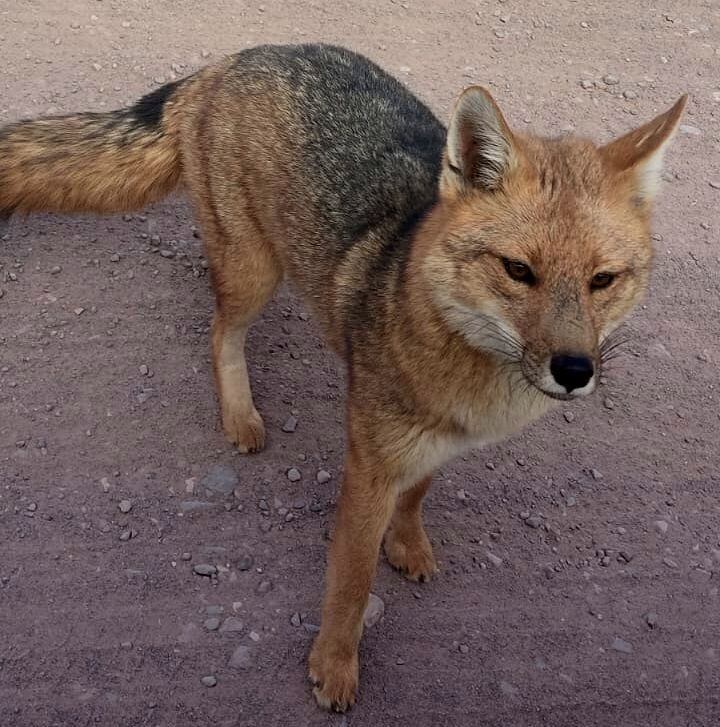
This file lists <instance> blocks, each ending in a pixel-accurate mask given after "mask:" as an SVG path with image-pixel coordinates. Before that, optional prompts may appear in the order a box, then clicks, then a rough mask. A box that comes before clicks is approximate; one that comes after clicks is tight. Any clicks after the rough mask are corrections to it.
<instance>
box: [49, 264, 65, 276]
mask: <svg viewBox="0 0 720 727" xmlns="http://www.w3.org/2000/svg"><path fill="white" fill-rule="evenodd" d="M61 272H62V268H61V267H60V266H59V265H53V266H52V267H51V268H50V275H58V274H59V273H61Z"/></svg>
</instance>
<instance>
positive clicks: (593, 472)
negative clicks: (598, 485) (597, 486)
mask: <svg viewBox="0 0 720 727" xmlns="http://www.w3.org/2000/svg"><path fill="white" fill-rule="evenodd" d="M590 474H591V475H592V478H593V479H594V480H601V479H602V478H603V476H602V472H600V470H596V469H591V470H590Z"/></svg>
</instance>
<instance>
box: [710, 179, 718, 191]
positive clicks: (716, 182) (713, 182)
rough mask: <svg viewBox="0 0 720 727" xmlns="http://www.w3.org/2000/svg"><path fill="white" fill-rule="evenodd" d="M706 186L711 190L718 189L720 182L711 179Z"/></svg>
mask: <svg viewBox="0 0 720 727" xmlns="http://www.w3.org/2000/svg"><path fill="white" fill-rule="evenodd" d="M708 184H709V185H710V186H711V187H712V188H713V189H720V180H715V179H711V180H710V181H709V182H708Z"/></svg>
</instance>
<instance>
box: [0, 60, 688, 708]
mask: <svg viewBox="0 0 720 727" xmlns="http://www.w3.org/2000/svg"><path fill="white" fill-rule="evenodd" d="M336 86H337V88H336ZM347 88H354V89H355V95H354V96H347V95H343V94H344V93H345V91H344V90H343V89H347ZM338 89H340V90H338ZM166 96H167V98H165V100H164V102H163V107H162V109H161V110H162V113H161V116H160V118H159V120H158V121H157V123H154V122H151V121H148V122H147V123H146V124H145V126H143V125H142V124H141V125H138V122H137V118H136V117H137V113H135V117H133V116H132V114H130V113H129V112H128V111H124V112H115V114H114V115H113V114H111V115H104V116H97V115H91V116H88V115H80V116H75V117H70V118H65V119H53V120H45V121H32V122H22V123H20V124H16V125H13V126H10V127H8V128H6V129H4V130H0V210H5V211H6V212H7V211H12V210H18V211H32V210H37V209H52V210H61V211H79V210H96V211H110V210H120V209H128V208H131V207H136V206H140V205H142V204H145V203H147V202H150V201H152V200H154V199H157V198H159V197H160V196H162V194H164V193H165V192H167V191H168V190H169V189H171V188H172V187H173V186H175V184H177V183H178V181H179V180H180V179H182V181H183V183H184V185H185V187H186V189H187V191H188V193H189V195H190V198H191V200H192V202H193V205H194V207H195V209H196V212H197V215H198V218H199V220H200V223H201V225H202V230H203V234H204V242H205V246H206V250H207V255H208V259H209V261H210V264H211V270H212V276H213V284H214V289H215V293H216V300H217V306H216V313H215V320H214V324H213V334H212V347H213V361H214V370H215V377H216V381H217V390H218V395H219V398H220V402H221V408H222V420H223V426H224V429H225V432H226V434H227V436H228V437H229V438H230V439H231V440H232V441H233V442H235V443H236V444H237V445H238V447H239V448H240V449H241V451H244V452H247V451H255V450H257V449H260V448H261V447H262V446H263V444H264V441H265V431H264V427H263V423H262V419H261V417H260V415H259V413H258V411H257V409H256V407H255V405H254V402H253V399H252V394H251V390H250V384H249V381H248V375H247V367H246V364H245V354H244V341H245V335H246V332H247V329H248V326H249V325H250V324H251V323H252V321H253V320H254V318H255V317H256V316H257V315H258V313H259V312H260V311H261V310H262V308H263V306H264V305H265V304H266V303H267V301H268V300H269V299H270V298H271V296H272V294H273V291H274V290H275V288H276V286H277V285H278V283H279V282H280V280H281V279H282V278H283V276H284V275H288V276H289V277H290V279H291V280H292V281H293V282H294V283H295V285H296V286H297V287H298V289H299V290H300V292H301V293H302V294H303V296H304V298H305V300H306V301H307V303H308V304H309V305H310V306H311V307H312V309H313V310H314V311H315V314H316V315H317V317H318V320H319V322H320V324H321V325H322V326H323V328H324V330H325V332H326V334H327V337H328V340H329V341H330V342H331V343H332V345H333V346H334V347H335V349H336V350H337V351H338V353H339V354H340V355H341V356H342V357H343V358H344V360H345V361H346V363H347V366H348V374H349V392H348V417H347V418H348V451H347V456H346V462H345V472H344V479H343V484H342V490H341V496H340V502H339V505H338V513H337V522H336V527H335V532H334V537H333V543H332V546H331V550H330V558H329V564H328V570H327V582H326V594H325V601H324V606H323V620H322V627H321V631H320V634H319V635H318V638H317V640H316V642H315V645H314V647H313V649H312V653H311V655H310V676H311V678H312V679H313V681H314V682H315V683H316V685H317V686H316V688H315V695H316V698H317V701H318V702H319V704H321V705H322V706H324V707H327V708H333V709H339V710H344V709H346V708H347V707H349V706H350V705H352V704H353V703H354V701H355V698H356V691H357V684H358V671H359V668H358V656H357V648H358V642H359V640H360V636H361V633H362V616H363V610H364V608H365V605H366V603H367V598H368V593H369V591H370V587H371V584H372V580H373V576H374V573H375V568H376V561H377V556H378V552H379V549H380V546H381V543H382V540H383V537H384V538H385V551H386V553H387V557H388V560H389V561H390V562H391V563H392V565H394V566H395V567H396V568H398V569H399V570H401V571H404V572H405V573H406V574H407V575H408V576H409V577H410V578H412V579H415V580H422V579H427V578H430V577H431V576H432V575H433V573H435V571H436V570H437V566H436V563H435V559H434V557H433V554H432V548H431V546H430V542H429V540H428V538H427V535H426V534H425V531H424V529H423V525H422V519H421V503H422V498H423V496H424V495H425V493H426V491H427V489H428V487H429V484H430V478H431V475H432V472H433V470H434V469H435V468H437V467H438V466H440V465H441V464H442V463H443V462H444V461H446V460H447V459H448V458H449V457H451V456H452V455H453V454H456V453H459V452H462V451H463V450H465V449H467V448H469V447H472V446H477V445H480V444H483V443H487V442H492V441H496V440H498V439H501V438H503V437H506V436H508V435H510V434H512V433H514V432H516V431H517V430H518V429H520V428H521V427H523V426H524V425H525V424H527V423H528V422H530V421H532V420H533V419H535V418H537V417H538V416H540V415H542V414H543V413H544V412H545V411H547V410H548V409H549V408H550V406H551V405H552V404H553V400H554V399H557V398H572V397H573V396H575V395H576V393H578V394H579V395H582V394H585V393H590V391H591V390H592V388H593V386H594V379H592V380H591V382H590V383H589V384H588V385H587V386H586V387H582V388H580V389H578V390H577V392H573V391H570V390H567V391H565V392H564V391H563V390H562V387H561V386H560V385H559V384H558V383H556V382H555V381H554V380H553V378H552V376H551V375H550V373H549V371H550V369H549V368H548V367H549V366H550V363H549V362H551V360H552V358H553V356H555V355H556V354H558V353H563V352H569V353H572V354H573V355H582V356H583V357H585V359H587V360H588V361H591V362H592V364H593V366H594V369H593V371H594V376H595V378H596V377H597V375H598V372H599V369H600V367H601V365H602V363H603V358H604V356H605V355H606V354H607V352H608V350H609V346H610V343H609V342H610V341H611V338H610V334H611V332H612V331H613V330H614V329H615V328H616V327H617V326H618V325H619V324H620V322H621V321H622V320H623V319H624V317H625V316H627V314H628V313H629V312H630V311H631V309H632V308H633V307H634V306H635V305H636V303H637V302H638V300H639V299H640V297H641V296H642V294H643V292H644V290H645V287H646V284H647V277H648V270H649V265H650V260H651V248H650V244H649V212H650V203H651V199H652V195H653V193H654V185H655V182H656V179H657V176H658V174H659V158H660V154H661V153H662V149H663V147H664V145H665V144H666V143H667V141H668V139H669V138H670V136H671V135H672V132H673V131H674V129H675V127H676V125H677V123H678V119H679V117H680V114H681V112H682V109H683V106H684V103H685V101H684V99H681V100H680V101H679V102H678V103H677V104H676V105H675V106H674V107H673V108H672V109H671V110H670V111H669V112H667V113H666V114H664V115H662V116H660V117H658V119H656V120H655V121H653V122H650V124H647V125H646V126H645V127H642V128H641V129H639V130H637V131H635V132H631V133H630V134H629V135H627V136H626V137H623V138H622V139H620V140H618V141H616V142H614V143H611V144H609V145H607V146H605V147H597V146H595V145H594V144H592V143H591V142H589V141H585V140H581V139H574V138H570V139H565V140H547V139H541V138H538V137H534V136H530V135H528V136H521V135H518V134H514V133H513V132H512V131H511V130H510V128H509V126H508V124H507V122H506V121H505V120H504V118H503V117H502V114H501V113H500V111H499V109H498V107H497V105H496V104H495V102H494V101H493V100H492V98H491V97H490V96H489V94H488V93H487V92H486V91H484V90H482V89H479V88H472V89H468V90H467V91H466V92H465V93H464V94H463V96H461V98H460V100H459V102H458V105H457V107H456V109H455V112H454V114H453V117H452V120H451V124H450V128H449V130H448V133H447V145H446V148H445V150H444V151H443V148H442V146H443V143H444V139H445V131H444V129H442V127H441V126H440V125H439V123H438V122H437V121H436V120H435V119H434V117H433V116H432V115H431V114H430V112H429V111H427V109H426V108H425V107H424V106H422V104H420V102H418V101H417V100H416V99H415V98H414V97H412V95H411V94H409V92H407V91H406V89H404V88H403V87H401V86H400V85H399V84H397V82H396V81H394V80H393V79H390V78H389V77H387V76H386V75H385V74H383V72H382V71H380V69H378V68H377V67H375V66H373V65H372V64H370V63H369V62H367V61H366V60H364V59H362V58H360V57H359V56H355V55H353V54H350V53H348V52H346V51H342V50H341V49H333V48H327V47H319V46H302V47H290V48H261V49H256V50H253V51H247V52H245V53H241V54H238V55H237V56H235V57H233V58H230V59H228V60H227V61H224V62H223V63H221V64H218V65H217V66H214V67H212V68H209V69H205V70H204V71H202V72H200V73H199V74H197V75H195V76H194V77H192V78H191V79H188V80H186V81H184V82H183V83H182V84H181V85H180V86H179V87H177V88H174V89H173V90H172V92H169V93H167V94H166ZM356 97H357V98H356ZM145 106H147V104H145ZM331 111H332V113H330V112H331ZM133 119H135V120H133ZM103 129H104V130H105V133H102V132H103ZM368 160H372V163H368ZM58 179H61V180H62V181H60V182H58ZM508 265H511V267H510V268H509V267H508ZM512 265H514V266H515V267H512ZM517 265H521V266H524V267H521V268H520V271H521V272H522V271H523V270H525V269H527V270H528V271H529V273H528V275H529V276H530V277H528V278H527V279H526V280H525V282H523V281H521V280H519V279H517V278H516V277H513V275H514V274H515V273H517V270H518V268H517ZM513 270H514V271H515V273H513V275H511V271H513ZM605 273H612V274H614V275H615V278H614V279H612V280H611V283H610V284H609V285H608V286H607V287H602V286H601V285H600V284H597V285H596V283H595V281H596V280H602V276H603V275H604V274H605ZM598 274H601V277H600V278H599V279H598V278H597V277H596V276H597V275H598Z"/></svg>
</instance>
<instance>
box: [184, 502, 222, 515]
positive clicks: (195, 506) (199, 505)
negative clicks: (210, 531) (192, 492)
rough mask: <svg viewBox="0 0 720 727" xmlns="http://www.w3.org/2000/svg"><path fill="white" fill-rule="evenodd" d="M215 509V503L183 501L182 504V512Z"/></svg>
mask: <svg viewBox="0 0 720 727" xmlns="http://www.w3.org/2000/svg"><path fill="white" fill-rule="evenodd" d="M214 507H215V503H212V502H206V501H205V500H183V501H182V502H181V503H180V510H181V511H182V512H195V511H196V510H211V509H212V508H214Z"/></svg>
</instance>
